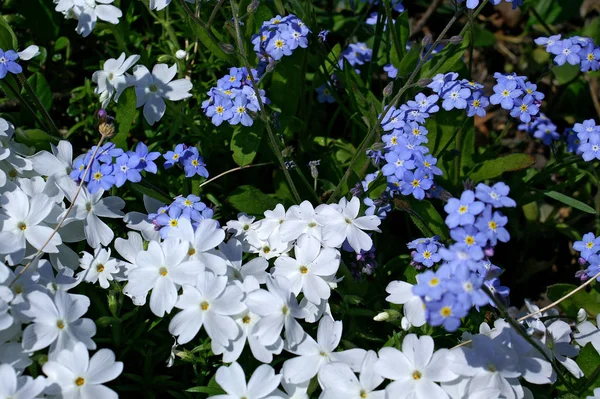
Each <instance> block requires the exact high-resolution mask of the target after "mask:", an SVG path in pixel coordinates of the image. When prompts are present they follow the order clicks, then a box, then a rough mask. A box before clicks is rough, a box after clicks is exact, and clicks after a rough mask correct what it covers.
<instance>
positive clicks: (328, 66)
mask: <svg viewBox="0 0 600 399" xmlns="http://www.w3.org/2000/svg"><path fill="white" fill-rule="evenodd" d="M341 52H342V46H341V45H340V44H339V43H337V44H336V45H335V46H333V48H332V49H331V51H330V52H329V54H327V57H326V59H325V60H324V61H323V63H324V64H325V71H323V68H321V72H324V74H325V75H327V76H330V75H331V74H332V73H333V72H334V71H335V70H336V69H337V65H338V59H339V58H340V53H341Z"/></svg>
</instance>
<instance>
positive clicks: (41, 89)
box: [27, 72, 52, 111]
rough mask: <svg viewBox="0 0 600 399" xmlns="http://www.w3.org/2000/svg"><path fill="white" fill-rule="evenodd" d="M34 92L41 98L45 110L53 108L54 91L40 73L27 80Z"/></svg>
mask: <svg viewBox="0 0 600 399" xmlns="http://www.w3.org/2000/svg"><path fill="white" fill-rule="evenodd" d="M27 81H28V82H29V84H30V85H31V87H32V88H33V91H34V92H35V94H36V95H37V97H38V98H39V100H40V102H41V103H42V105H43V106H44V108H45V109H46V110H47V111H48V110H50V108H52V89H51V88H50V85H49V84H48V81H47V80H46V78H45V77H44V75H42V74H41V73H39V72H36V73H34V74H33V75H31V76H30V77H29V79H27Z"/></svg>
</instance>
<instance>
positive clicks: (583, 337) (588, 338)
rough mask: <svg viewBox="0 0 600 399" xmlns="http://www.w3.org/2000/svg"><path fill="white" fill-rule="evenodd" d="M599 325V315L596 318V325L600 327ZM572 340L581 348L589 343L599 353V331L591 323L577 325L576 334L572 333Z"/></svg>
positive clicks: (585, 322)
mask: <svg viewBox="0 0 600 399" xmlns="http://www.w3.org/2000/svg"><path fill="white" fill-rule="evenodd" d="M599 323H600V314H599V315H598V316H597V317H596V325H600V324H599ZM573 339H574V340H575V341H577V343H578V344H579V345H581V346H586V345H587V344H588V343H591V344H592V345H593V346H594V348H596V351H598V353H600V330H598V327H596V326H595V325H593V324H592V322H591V321H584V322H583V323H579V324H577V332H575V333H573Z"/></svg>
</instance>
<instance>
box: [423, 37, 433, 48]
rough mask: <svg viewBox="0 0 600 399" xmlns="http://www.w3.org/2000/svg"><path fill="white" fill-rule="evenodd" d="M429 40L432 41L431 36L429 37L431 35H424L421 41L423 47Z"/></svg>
mask: <svg viewBox="0 0 600 399" xmlns="http://www.w3.org/2000/svg"><path fill="white" fill-rule="evenodd" d="M431 42H433V38H432V37H431V35H425V37H424V38H423V41H421V44H422V45H423V47H425V46H428V45H430V44H431Z"/></svg>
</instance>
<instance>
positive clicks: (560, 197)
mask: <svg viewBox="0 0 600 399" xmlns="http://www.w3.org/2000/svg"><path fill="white" fill-rule="evenodd" d="M544 195H546V196H547V197H550V198H552V199H555V200H557V201H559V202H562V203H563V204H565V205H568V206H570V207H573V208H575V209H579V210H580V211H583V212H586V213H591V214H592V215H595V214H596V210H595V209H594V208H592V207H591V206H589V205H587V204H584V203H583V202H581V201H579V200H576V199H575V198H571V197H569V196H567V195H564V194H561V193H559V192H556V191H547V192H545V193H544Z"/></svg>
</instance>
